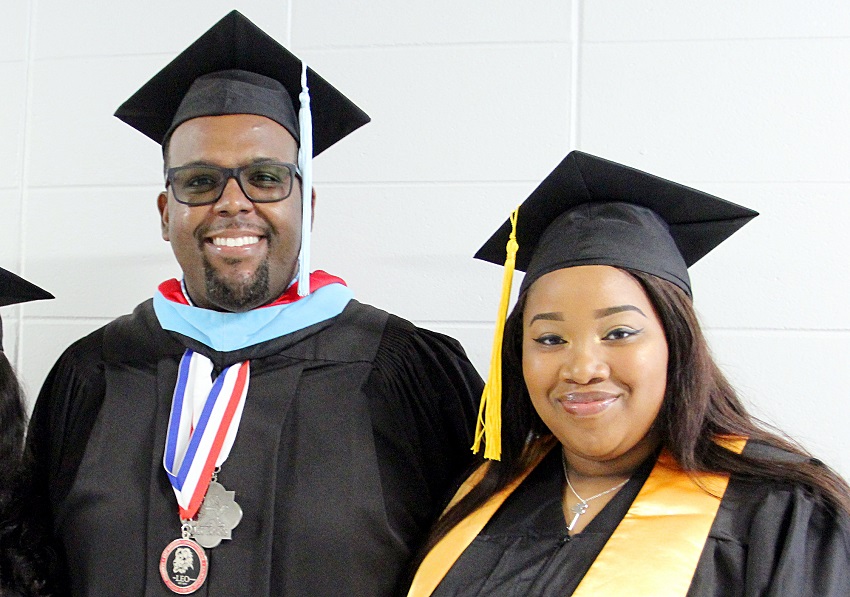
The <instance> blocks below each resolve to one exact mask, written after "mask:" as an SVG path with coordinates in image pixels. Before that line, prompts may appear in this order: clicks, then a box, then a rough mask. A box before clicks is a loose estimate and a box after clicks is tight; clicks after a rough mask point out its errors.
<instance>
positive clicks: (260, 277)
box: [204, 257, 274, 312]
mask: <svg viewBox="0 0 850 597" xmlns="http://www.w3.org/2000/svg"><path fill="white" fill-rule="evenodd" d="M204 283H205V284H206V288H207V300H209V302H210V303H212V304H213V305H215V306H216V307H218V308H219V309H223V310H224V311H232V312H237V311H245V310H246V307H248V308H251V309H253V308H254V307H259V306H260V305H263V304H265V303H267V302H269V301H270V300H272V298H274V297H269V261H268V259H263V261H262V262H261V263H260V265H259V266H258V267H257V271H255V272H254V275H253V276H251V278H250V279H248V280H245V281H244V282H242V283H241V284H240V283H232V282H228V281H226V280H224V279H222V278H221V277H220V276H219V275H218V272H217V271H216V269H215V268H214V267H213V266H212V265H210V262H209V261H208V260H207V259H206V257H204Z"/></svg>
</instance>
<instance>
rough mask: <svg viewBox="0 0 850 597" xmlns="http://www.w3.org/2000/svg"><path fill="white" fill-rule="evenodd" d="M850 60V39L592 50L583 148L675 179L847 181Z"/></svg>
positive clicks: (587, 56)
mask: <svg viewBox="0 0 850 597" xmlns="http://www.w3.org/2000/svg"><path fill="white" fill-rule="evenodd" d="M848 32H850V27H848ZM847 55H850V38H837V39H792V40H736V41H695V42H690V41H682V42H646V43H605V44H588V45H587V46H585V47H584V48H583V49H582V63H581V86H580V93H581V98H580V103H579V106H580V108H579V109H580V115H581V120H580V123H579V125H578V126H579V138H580V143H581V147H582V148H584V149H586V150H587V151H589V152H591V153H594V152H599V153H603V154H608V155H611V156H612V158H613V159H615V160H622V161H624V162H626V163H629V164H634V165H635V166H637V167H642V168H647V169H650V168H652V169H655V170H658V169H661V170H662V171H663V172H666V173H667V174H668V175H669V176H670V177H672V178H674V179H675V180H679V179H682V180H690V181H706V180H709V181H715V180H717V181H727V182H743V181H777V180H781V181H788V182H793V181H837V180H847V178H848V171H847V163H848V161H850V136H848V135H846V134H845V131H844V130H843V127H842V126H840V125H838V123H843V122H845V121H846V119H847V110H846V106H847V105H848V102H850V71H847V70H846V69H841V68H837V64H838V63H837V62H836V61H840V60H841V58H840V57H843V56H847ZM659 167H661V168H659Z"/></svg>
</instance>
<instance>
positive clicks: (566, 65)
mask: <svg viewBox="0 0 850 597" xmlns="http://www.w3.org/2000/svg"><path fill="white" fill-rule="evenodd" d="M290 3H291V4H290ZM290 3H287V2H285V1H283V2H282V1H280V0H253V1H247V0H245V1H239V2H236V3H232V2H231V3H224V2H222V1H221V0H212V1H206V2H200V0H189V1H186V2H167V1H166V0H152V1H151V2H143V3H140V2H130V1H129V0H114V1H113V2H106V3H104V2H95V1H94V0H80V1H78V2H62V1H60V0H37V1H35V2H26V1H25V0H11V1H10V2H9V3H7V4H8V6H6V5H4V23H5V24H6V33H5V34H4V36H2V37H0V81H2V82H3V83H4V85H3V110H0V131H2V134H0V205H3V207H4V208H5V211H4V217H3V218H2V219H0V235H2V237H0V251H2V263H0V265H3V266H4V267H9V268H11V269H16V270H17V269H18V268H19V267H20V268H21V270H18V271H23V273H24V275H25V276H27V277H28V278H31V279H33V281H35V282H36V283H38V284H41V285H43V286H45V287H47V288H48V289H50V290H51V291H53V292H54V293H55V294H57V296H58V298H57V300H55V301H52V302H50V303H42V304H30V305H26V306H25V307H24V308H23V309H21V310H18V309H17V308H12V309H4V310H3V311H2V313H0V314H2V316H3V318H4V323H5V324H6V326H5V327H6V337H7V342H11V343H12V350H13V351H15V350H16V349H15V347H14V342H15V340H14V338H15V336H16V335H17V332H18V325H17V321H18V318H19V317H20V318H21V321H22V324H21V326H20V329H21V331H22V336H21V339H20V347H21V350H20V354H17V352H15V353H14V356H15V358H16V361H15V362H16V363H17V364H18V366H19V369H20V371H21V374H22V377H23V379H24V381H25V384H26V385H27V386H28V388H29V390H30V394H31V395H32V394H34V393H35V392H36V390H37V388H38V387H39V385H40V383H41V381H42V379H43V377H44V375H45V374H46V372H47V371H48V369H49V368H50V366H51V363H52V361H53V360H54V359H55V356H56V355H57V354H58V353H59V352H60V351H61V349H62V348H63V347H64V346H65V345H67V344H68V343H70V342H71V341H72V340H74V339H75V338H77V337H79V336H81V335H83V334H84V333H87V332H88V331H90V330H91V329H94V328H95V327H97V326H99V325H102V324H103V323H104V322H106V321H108V319H109V318H111V317H114V316H116V315H118V314H120V313H123V312H126V311H129V310H130V309H131V308H132V307H133V306H134V305H135V304H136V303H137V302H138V301H140V300H142V299H144V298H146V297H147V296H150V294H151V292H152V289H153V287H154V286H155V285H156V284H157V283H158V282H160V281H161V280H162V279H165V278H166V277H170V276H173V275H176V274H177V273H178V272H177V267H176V264H175V262H174V260H173V257H172V256H171V254H170V251H169V248H168V246H167V245H166V244H165V243H164V242H162V241H161V240H160V237H159V230H158V219H157V214H156V210H155V208H154V199H155V196H156V193H157V192H158V190H159V188H160V185H161V184H162V183H161V173H160V169H161V162H160V154H159V148H158V147H157V146H156V145H155V144H153V143H152V142H150V141H148V140H147V139H146V138H144V137H143V136H142V135H140V134H138V133H136V132H134V131H132V130H131V129H130V128H128V127H127V126H126V125H124V124H122V123H120V122H118V121H117V120H116V119H115V118H113V117H112V113H113V111H114V110H115V108H116V107H117V106H118V105H119V104H120V103H121V102H122V101H123V100H124V99H126V97H127V96H129V95H130V94H131V93H132V92H134V91H135V90H136V89H137V88H138V87H139V86H140V85H141V84H142V83H143V82H144V81H145V80H146V79H147V78H148V77H149V76H150V75H152V74H153V73H155V72H156V71H157V70H159V68H161V67H162V66H163V65H164V64H166V63H167V62H168V61H170V60H171V59H172V58H173V56H174V55H175V54H176V52H178V51H179V50H180V49H182V48H183V47H184V46H185V45H187V44H188V43H189V42H190V41H192V40H193V39H194V38H195V37H196V36H198V35H199V34H200V33H202V32H203V31H204V30H205V29H206V28H207V27H208V26H209V25H210V24H211V23H213V22H214V21H215V20H217V19H218V18H219V17H220V16H222V15H223V14H224V13H225V12H226V11H227V10H228V9H229V8H231V7H232V6H234V5H235V6H236V7H237V8H239V9H240V10H242V11H243V12H244V13H245V14H247V15H248V16H249V17H250V18H252V19H254V20H255V21H256V22H257V23H258V24H260V25H261V26H262V27H264V28H265V29H266V30H268V31H269V32H271V33H272V34H273V35H274V36H275V37H277V38H278V39H280V40H282V41H284V42H287V43H288V42H290V41H291V44H290V47H291V48H292V49H293V50H294V51H295V52H296V53H298V54H300V55H303V56H304V57H305V58H306V59H307V60H308V62H309V63H310V64H311V65H312V66H313V67H315V68H316V70H317V71H318V72H320V73H321V74H322V75H324V76H325V77H326V78H327V79H328V80H330V81H332V82H333V83H334V84H335V85H337V86H338V87H339V88H340V89H341V90H342V91H343V92H344V93H346V94H347V95H349V96H350V97H351V98H352V99H354V100H355V101H356V102H357V103H358V104H360V105H361V106H362V107H363V108H364V109H365V110H366V111H367V112H368V113H369V114H370V115H371V116H372V118H373V123H372V124H370V125H368V126H366V127H365V128H364V129H362V130H360V131H358V132H356V133H355V134H353V135H352V136H351V137H350V138H349V139H347V140H345V141H344V142H342V143H340V144H339V146H338V147H336V148H334V149H332V150H329V151H328V152H327V153H326V154H325V155H323V156H322V157H321V158H320V159H319V160H317V162H316V186H317V190H318V193H319V203H318V211H317V222H316V239H315V242H316V244H315V263H316V265H317V266H318V267H324V268H326V269H328V270H330V271H332V272H334V273H337V274H339V275H342V276H343V277H344V278H346V279H347V280H348V281H349V283H350V284H351V286H352V287H353V288H354V290H355V292H356V294H357V296H359V297H360V298H361V299H363V300H365V301H367V302H372V303H375V304H377V305H379V306H382V307H384V308H387V309H389V310H391V311H394V312H397V313H399V314H401V315H403V316H406V317H408V318H411V319H413V320H414V321H416V322H417V323H420V324H422V325H425V326H427V327H431V328H434V329H438V330H440V331H444V332H447V333H450V334H452V335H454V336H456V337H458V338H459V339H461V341H462V342H463V343H464V344H465V345H466V347H467V351H468V352H469V354H470V356H471V358H472V359H473V362H474V363H475V364H476V366H478V367H479V369H480V370H481V371H482V372H484V371H485V370H486V366H487V362H488V360H489V350H490V342H491V334H492V325H493V324H492V321H493V317H494V314H495V309H496V301H497V293H498V289H499V285H500V281H501V272H500V268H498V267H495V266H491V265H488V264H484V263H478V262H474V261H472V260H471V258H470V255H471V254H472V253H473V252H474V251H475V250H476V249H477V248H478V246H479V245H480V244H481V242H483V240H484V239H485V238H486V237H487V236H488V235H489V233H490V232H491V231H492V230H493V228H495V227H496V226H497V225H498V224H499V223H501V222H502V221H503V220H504V218H505V217H506V215H507V213H508V212H509V211H510V209H511V208H512V207H513V206H514V205H515V204H517V203H518V202H519V201H521V200H522V199H523V198H524V197H525V195H526V194H527V193H528V192H529V191H530V190H531V189H533V188H534V187H535V186H536V184H537V182H538V181H539V180H540V179H541V178H542V177H543V176H545V175H546V174H547V173H548V172H549V171H550V170H551V169H552V167H553V166H554V165H555V164H557V163H558V162H559V161H560V159H561V158H562V157H563V155H564V154H565V153H566V152H567V151H568V150H569V149H570V139H571V138H573V137H574V138H575V139H576V140H577V143H578V146H579V147H580V148H582V149H585V150H586V151H590V152H595V153H598V154H600V155H603V156H605V157H609V158H611V159H615V160H621V161H624V162H626V163H629V164H630V165H634V166H637V167H642V168H645V169H647V170H649V171H651V172H654V173H657V174H660V175H662V176H667V177H669V178H672V179H674V180H678V181H681V182H684V183H686V184H692V185H694V186H697V187H699V188H704V189H705V190H707V191H709V192H713V193H716V194H718V195H720V196H723V197H726V198H728V199H730V200H733V201H737V202H740V203H743V204H746V205H749V206H752V207H753V208H755V209H757V210H759V211H761V212H762V214H763V215H762V216H761V217H760V218H758V219H756V220H755V221H754V222H753V223H751V224H750V225H748V226H747V227H745V228H744V229H743V230H742V231H741V232H739V233H738V234H737V235H735V237H733V238H732V239H731V240H730V241H728V242H727V243H725V244H724V245H723V246H721V247H720V248H719V249H717V250H716V251H715V252H714V253H712V254H711V255H709V256H707V257H706V258H705V259H704V260H703V261H702V262H701V263H699V264H697V265H696V266H695V267H694V268H693V270H692V275H693V281H694V288H695V292H696V298H697V308H698V310H699V312H700V313H701V315H702V317H703V321H704V322H705V324H706V326H707V327H708V328H709V330H710V334H709V335H710V338H711V341H712V344H713V345H714V347H715V350H716V351H717V354H718V357H719V359H720V360H721V362H722V364H723V366H724V368H725V369H726V370H727V371H729V373H730V376H731V377H732V378H733V380H734V381H735V382H737V383H738V385H739V386H740V387H741V388H742V390H743V393H744V394H745V395H746V396H747V397H748V399H750V400H751V401H752V403H753V404H754V405H755V407H756V408H757V409H758V411H759V412H760V413H762V414H763V415H764V416H765V418H767V419H770V420H773V421H776V422H777V423H779V424H780V425H781V426H783V427H784V428H786V429H787V430H788V431H789V432H791V433H792V434H794V435H795V436H798V437H799V438H800V439H801V440H802V441H803V442H804V443H805V444H806V445H808V446H810V447H811V448H812V449H813V450H815V451H816V452H817V453H818V454H819V455H821V456H822V457H823V458H824V459H826V460H828V461H830V462H832V463H833V464H835V465H836V466H837V467H838V468H839V469H840V470H841V471H842V472H843V473H844V474H845V475H848V476H850V460H848V456H847V454H850V449H848V448H850V440H848V439H847V435H846V433H844V429H845V428H846V427H847V422H848V421H847V413H848V412H850V411H848V409H847V407H846V406H845V403H846V397H845V396H844V394H845V393H846V391H845V390H844V388H846V387H847V386H848V381H850V380H848V379H847V377H846V376H847V373H846V371H848V370H850V356H848V355H850V351H848V348H850V347H848V345H847V344H848V341H850V340H848V336H850V315H848V313H850V311H848V309H847V308H846V305H845V303H846V301H845V300H844V297H846V296H848V294H850V267H848V266H849V265H850V264H848V259H847V257H846V255H845V254H846V252H847V251H846V248H845V244H846V239H845V237H846V234H845V233H844V230H843V229H844V222H846V221H847V220H848V218H850V201H848V200H847V197H848V192H850V177H848V169H847V164H848V163H850V135H848V134H847V131H848V130H850V110H848V109H847V106H848V105H850V102H848V99H850V75H848V71H847V69H844V68H842V65H843V63H844V62H845V58H846V57H847V56H850V8H848V7H847V6H845V4H844V3H840V2H834V1H833V2H828V1H826V0H818V1H814V2H809V3H805V4H803V3H799V2H791V1H790V0H780V1H778V2H767V1H766V0H761V1H754V2H748V3H740V2H732V1H731V0H720V1H719V2H714V3H706V2H694V1H690V0H688V1H680V0H676V1H673V0H648V1H646V2H628V1H625V0H593V1H587V0H572V2H562V1H556V0H530V1H529V2H525V3H517V2H509V1H507V0H489V1H486V0H473V1H471V2H464V3H458V2H448V1H447V0H435V1H434V2H431V3H424V4H423V3H419V4H415V3H414V4H411V3H400V2H391V1H389V0H364V1H362V2H329V1H323V0H309V1H308V0H290ZM30 10H32V11H33V12H32V14H30V12H29V11H30ZM290 15H291V21H290ZM574 15H578V20H577V21H576V22H573V16H574ZM573 31H576V32H577V36H576V37H575V38H574V36H573ZM290 38H291V39H290ZM574 63H575V64H576V65H577V66H578V68H577V69H575V70H574V68H573V64H574ZM28 85H29V87H28ZM28 89H29V96H28ZM571 114H575V115H576V116H577V119H576V120H575V121H571ZM22 152H24V153H22ZM22 166H23V168H22ZM25 173H26V180H24V177H25ZM21 218H23V221H24V222H23V227H22V226H21V223H20V219H21ZM21 229H22V230H23V235H22V236H21V235H20V231H21ZM801 379H802V380H804V381H803V383H802V384H801ZM801 396H802V398H801Z"/></svg>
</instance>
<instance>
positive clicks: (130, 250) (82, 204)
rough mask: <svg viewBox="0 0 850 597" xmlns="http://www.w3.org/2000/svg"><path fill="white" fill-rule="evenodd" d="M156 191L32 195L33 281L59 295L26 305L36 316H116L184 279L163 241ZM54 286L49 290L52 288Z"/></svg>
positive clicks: (34, 192)
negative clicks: (174, 280) (162, 284)
mask: <svg viewBox="0 0 850 597" xmlns="http://www.w3.org/2000/svg"><path fill="white" fill-rule="evenodd" d="M158 193H159V188H158V187H129V188H122V187H72V188H55V189H34V190H32V191H31V192H30V198H29V206H28V212H27V213H28V214H29V217H28V218H27V222H26V224H27V227H26V230H25V234H26V238H27V261H26V263H27V276H28V277H30V278H31V279H32V280H33V281H36V280H38V281H39V282H44V284H45V285H47V287H48V288H49V289H50V291H51V292H52V293H53V294H54V295H55V296H56V297H57V298H56V300H53V301H40V302H36V303H32V304H31V305H28V306H27V309H28V312H29V313H31V314H32V315H34V316H38V317H53V318H64V317H67V318H74V317H117V316H118V315H121V314H123V313H127V312H128V311H130V310H132V309H133V307H135V306H136V304H138V303H139V302H141V301H142V300H144V299H145V298H148V297H150V296H151V295H152V294H153V291H154V290H155V289H156V286H157V285H158V284H159V283H160V282H162V281H163V280H165V279H167V278H171V277H175V276H176V275H179V271H180V270H179V268H178V267H177V264H176V262H175V261H174V259H173V256H172V253H171V249H170V246H169V244H168V243H166V242H165V241H163V240H162V238H161V236H160V226H159V213H158V211H157V208H156V197H157V194H158ZM48 282H49V285H48Z"/></svg>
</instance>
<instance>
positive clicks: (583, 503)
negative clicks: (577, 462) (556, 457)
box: [561, 452, 629, 531]
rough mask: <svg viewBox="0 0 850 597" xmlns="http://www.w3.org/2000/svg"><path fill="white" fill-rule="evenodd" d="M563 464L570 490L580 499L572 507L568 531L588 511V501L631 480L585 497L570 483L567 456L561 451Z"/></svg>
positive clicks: (606, 493)
mask: <svg viewBox="0 0 850 597" xmlns="http://www.w3.org/2000/svg"><path fill="white" fill-rule="evenodd" d="M561 465H563V467H564V477H566V478H567V487H569V488H570V491H572V492H573V495H574V496H576V499H578V502H577V503H576V504H575V505H574V506H573V507H572V508H570V512H572V513H573V514H574V516H573V519H572V520H571V521H570V524H569V525H568V526H567V531H572V530H573V528H574V527H575V526H576V523H577V522H578V519H579V516H581V515H582V514H584V513H585V512H587V502H590V501H592V500H595V499H596V498H598V497H602V496H603V495H608V494H609V493H611V492H612V491H617V490H618V489H620V488H621V487H622V486H623V485H625V484H626V483H628V482H629V480H628V479H626V480H625V481H623V482H622V483H617V484H616V485H614V487H612V488H611V489H606V490H605V491H603V492H602V493H597V494H596V495H594V496H591V497H589V498H587V499H585V498H583V497H581V496H580V495H579V494H578V492H577V491H576V490H575V488H574V487H573V484H572V483H570V474H569V473H568V472H567V457H566V456H565V455H564V453H563V452H561Z"/></svg>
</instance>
